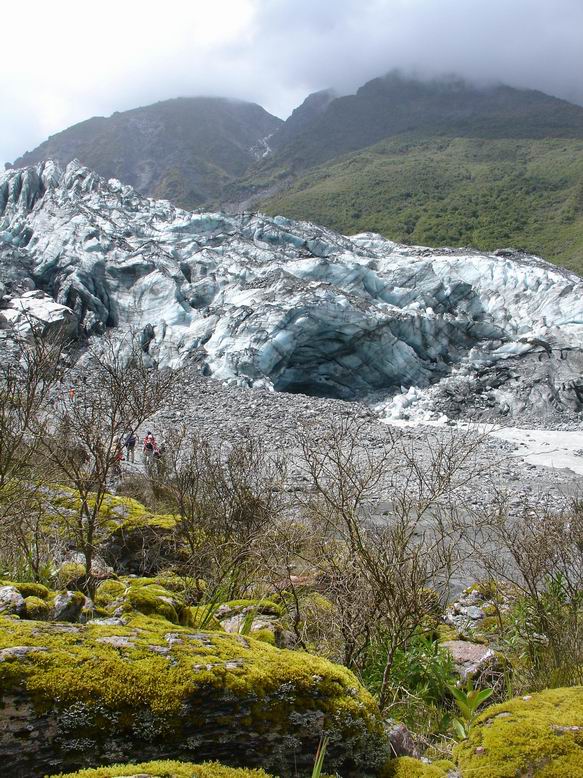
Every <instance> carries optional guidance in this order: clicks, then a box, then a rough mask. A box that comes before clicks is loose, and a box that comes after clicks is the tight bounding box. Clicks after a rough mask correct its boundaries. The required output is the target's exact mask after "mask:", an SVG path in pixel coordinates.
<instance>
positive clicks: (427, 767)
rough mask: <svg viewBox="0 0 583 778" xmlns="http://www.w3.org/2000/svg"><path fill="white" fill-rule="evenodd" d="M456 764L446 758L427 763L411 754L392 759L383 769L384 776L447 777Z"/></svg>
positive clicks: (393, 777)
mask: <svg viewBox="0 0 583 778" xmlns="http://www.w3.org/2000/svg"><path fill="white" fill-rule="evenodd" d="M454 769H455V765H454V764H453V763H452V762H447V761H445V760H442V761H439V762H434V763H433V764H426V763H425V762H422V761H421V760H420V759H414V758H413V757H411V756H400V757H398V758H397V759H391V761H390V762H389V763H388V764H387V766H386V767H385V768H384V770H383V771H382V774H381V775H382V778H445V776H447V774H448V772H449V771H450V770H454Z"/></svg>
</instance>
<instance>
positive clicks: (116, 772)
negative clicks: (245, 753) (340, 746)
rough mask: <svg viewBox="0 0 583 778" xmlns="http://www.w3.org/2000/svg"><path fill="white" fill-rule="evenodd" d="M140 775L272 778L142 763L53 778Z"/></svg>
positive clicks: (211, 766)
mask: <svg viewBox="0 0 583 778" xmlns="http://www.w3.org/2000/svg"><path fill="white" fill-rule="evenodd" d="M138 773H139V774H140V775H143V776H148V778H150V777H151V778H270V776H269V775H268V773H266V772H264V771H263V770H247V769H237V768H234V767H225V765H222V764H219V762H204V763H203V764H193V763H192V762H171V761H166V760H164V761H160V762H142V763H141V764H124V765H113V766H112V767H98V768H96V769H94V770H80V771H79V772H77V773H60V774H59V775H58V776H52V778H117V776H128V775H135V774H138Z"/></svg>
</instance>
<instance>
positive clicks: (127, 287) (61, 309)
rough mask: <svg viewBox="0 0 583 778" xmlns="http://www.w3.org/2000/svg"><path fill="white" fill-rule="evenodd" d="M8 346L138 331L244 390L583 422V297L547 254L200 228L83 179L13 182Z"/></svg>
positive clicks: (305, 230)
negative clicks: (23, 340) (40, 336)
mask: <svg viewBox="0 0 583 778" xmlns="http://www.w3.org/2000/svg"><path fill="white" fill-rule="evenodd" d="M0 281H1V283H2V287H3V288H2V289H0V294H1V301H2V308H3V310H2V311H0V324H1V327H2V329H3V330H4V332H3V333H0V335H1V336H2V338H3V340H6V338H10V337H11V333H13V332H14V330H15V329H16V330H23V329H26V327H27V326H28V325H27V323H28V319H27V316H28V317H31V316H32V317H33V318H37V319H38V320H40V321H42V322H45V323H46V324H47V326H51V327H54V326H55V322H56V321H58V320H59V318H60V319H61V320H62V321H63V324H64V326H65V327H66V330H67V331H68V332H71V331H72V330H74V329H75V328H76V330H77V333H78V336H79V337H81V338H87V337H93V338H99V337H100V336H101V335H102V334H103V333H104V332H105V331H106V330H107V329H110V330H113V331H114V332H120V333H123V332H125V331H127V330H128V329H131V330H133V331H134V332H137V333H138V334H139V336H140V340H141V343H142V347H143V349H144V351H146V352H147V353H148V354H149V356H150V358H151V360H152V361H153V363H154V364H158V365H161V366H163V365H170V366H178V365H181V364H186V363H189V362H194V363H196V364H198V365H200V367H201V369H202V370H203V371H204V372H205V373H206V374H207V375H212V376H214V377H215V378H218V379H220V380H222V381H226V382H228V383H231V384H234V385H244V386H251V387H263V388H271V389H274V390H276V391H285V392H292V393H294V392H299V393H303V394H308V395H318V396H327V397H336V398H341V399H349V400H351V399H357V398H359V399H363V400H365V401H367V402H370V403H378V402H380V401H382V402H383V403H384V404H385V405H384V407H385V409H386V413H387V414H389V415H391V416H399V415H402V414H403V413H406V414H410V413H413V412H414V411H415V408H420V409H423V411H424V412H426V411H427V410H428V409H429V410H430V411H431V412H437V413H442V412H444V411H445V412H447V413H448V415H453V416H456V415H458V416H459V415H462V416H463V415H467V414H470V415H472V416H473V417H475V416H476V415H478V416H480V417H481V418H485V419H489V418H499V415H500V414H510V415H511V416H514V417H516V418H520V419H522V420H524V419H525V418H526V417H527V416H528V414H534V415H536V417H537V420H538V421H540V419H541V418H548V417H550V416H552V415H558V416H559V417H560V418H564V417H569V416H570V415H572V414H577V413H578V412H579V411H580V410H582V409H583V384H582V382H581V375H583V324H582V322H583V281H581V279H579V278H578V277H577V276H576V275H574V274H573V273H569V272H568V271H565V270H560V269H558V268H554V267H553V266H552V265H549V264H548V263H546V262H544V261H542V260H540V259H537V258H536V257H533V256H528V255H520V254H516V253H514V254H513V253H512V252H499V253H495V254H479V253H477V252H472V251H468V250H458V251H454V250H451V249H442V250H431V249H426V248H421V247H406V246H401V245H398V244H396V243H393V242H391V241H387V240H385V239H383V238H381V237H380V236H378V235H374V234H372V233H363V234H361V235H357V236H354V237H353V238H351V239H348V238H346V237H343V236H342V235H339V234H337V233H334V232H332V231H330V230H327V229H324V228H321V227H318V226H316V225H315V224H311V223H309V222H294V221H291V220H289V219H285V218H283V217H278V218H269V217H264V216H259V215H253V214H239V215H236V216H229V215H226V214H221V213H197V214H193V213H188V212H186V211H182V210H180V209H177V208H175V207H174V206H172V205H171V204H170V203H168V202H167V201H156V200H150V199H146V198H143V197H141V196H140V195H139V194H138V193H137V192H135V190H133V189H132V188H131V187H129V186H127V185H122V184H121V183H119V182H118V181H115V180H109V181H105V180H104V179H102V178H100V177H99V176H98V175H97V174H96V173H94V172H92V171H90V170H88V169H87V168H85V167H83V166H81V165H80V164H79V163H78V162H73V163H70V164H69V165H68V166H67V168H66V169H61V168H60V167H59V166H58V165H56V164H55V163H53V162H46V163H40V164H38V165H36V166H32V167H28V168H25V169H22V170H10V171H7V172H6V173H5V174H3V175H2V176H0Z"/></svg>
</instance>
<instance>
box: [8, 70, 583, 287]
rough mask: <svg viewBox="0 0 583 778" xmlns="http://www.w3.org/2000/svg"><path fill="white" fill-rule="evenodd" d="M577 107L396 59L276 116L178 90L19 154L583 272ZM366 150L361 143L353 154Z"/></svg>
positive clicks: (208, 202) (172, 191)
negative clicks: (413, 71)
mask: <svg viewBox="0 0 583 778" xmlns="http://www.w3.org/2000/svg"><path fill="white" fill-rule="evenodd" d="M582 141H583V108H582V107H580V106H578V105H574V104H572V103H569V102H566V101H565V100H560V99H558V98H556V97H552V96H549V95H546V94H544V93H542V92H539V91H534V90H521V89H514V88H512V87H509V86H505V85H498V86H489V87H480V86H476V85H474V84H470V83H468V82H466V81H464V80H462V79H460V78H453V77H451V78H447V79H445V78H441V79H430V80H424V81H423V80H419V79H413V78H410V77H406V76H404V75H403V74H401V73H399V72H396V71H395V72H391V73H389V74H387V75H386V76H384V77H382V78H376V79H373V80H372V81H369V82H367V83H366V84H364V85H363V86H362V87H361V88H360V89H358V90H357V92H356V93H355V94H353V95H345V96H338V95H336V94H335V93H334V91H333V90H330V89H328V90H322V91H319V92H315V93H313V94H311V95H309V96H308V97H307V98H306V99H305V100H304V101H303V102H302V103H301V105H299V106H298V107H297V108H296V109H295V110H294V111H293V112H292V114H291V115H290V117H289V118H288V119H287V120H286V121H285V122H282V121H281V120H280V119H278V118H277V117H275V116H272V115H271V114H269V113H267V111H265V110H264V109H263V108H261V107H260V106H258V105H255V104H252V103H244V102H240V101H233V100H228V99H221V98H202V97H199V98H178V99H174V100H168V101H165V102H162V103H156V104H154V105H151V106H146V107H142V108H136V109H134V110H132V111H126V112H124V113H116V114H113V116H111V117H109V118H103V117H97V118H93V119H89V120H87V121H85V122H82V123H81V124H78V125H75V126H73V127H70V128H69V129H67V130H64V131H63V132H61V133H58V134H57V135H54V136H52V137H51V138H49V139H48V140H47V141H46V142H45V143H43V144H41V145H40V146H39V147H37V148H36V149H34V150H33V151H31V152H27V153H26V154H24V155H23V156H22V157H20V158H19V159H17V160H16V161H15V163H14V165H15V166H16V167H19V166H22V165H28V164H32V163H37V162H40V161H42V160H47V159H54V160H56V161H57V162H59V163H61V164H67V163H69V162H71V161H72V160H74V159H78V160H79V161H80V162H81V163H83V164H85V165H87V166H88V167H90V168H92V169H94V170H96V171H97V172H98V173H99V174H101V175H103V176H104V177H105V178H109V177H115V178H118V179H120V180H121V181H122V182H124V183H128V184H130V185H132V186H133V187H135V189H136V190H137V191H139V192H140V193H142V194H145V195H148V196H152V197H162V198H167V199H169V200H171V201H172V202H173V203H175V204H176V205H179V206H181V207H184V208H200V207H206V208H209V207H210V208H223V209H226V210H229V211H237V210H241V209H243V210H245V209H263V210H266V211H267V212H269V213H271V214H274V215H275V214H277V213H282V214H283V215H287V216H293V217H296V218H301V219H306V220H312V219H316V220H318V221H320V222H321V223H323V224H324V225H326V226H329V227H332V228H334V229H337V230H340V231H342V232H345V233H347V234H348V233H355V232H359V231H362V230H373V231H376V232H380V233H381V234H383V235H385V236H386V237H388V238H391V239H396V240H401V241H403V242H408V243H424V244H427V245H431V246H438V245H451V246H465V245H470V246H474V247H476V248H480V249H488V250H490V249H495V248H497V247H499V246H501V245H508V246H514V247H518V248H522V249H525V250H528V251H531V252H534V253H538V254H541V255H543V256H545V257H546V258H548V259H550V260H551V261H557V262H559V263H560V264H564V265H566V266H568V267H570V268H571V269H574V270H577V271H578V272H580V271H581V270H583V209H582V207H581V204H580V201H581V195H580V190H581V187H582V186H583V184H582V175H583V150H582V145H581V144H582ZM355 155H356V156H355Z"/></svg>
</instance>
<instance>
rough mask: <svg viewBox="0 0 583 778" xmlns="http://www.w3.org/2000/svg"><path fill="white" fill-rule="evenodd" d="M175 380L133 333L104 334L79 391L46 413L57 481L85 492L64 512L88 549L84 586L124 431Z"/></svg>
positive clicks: (44, 447) (66, 526)
mask: <svg viewBox="0 0 583 778" xmlns="http://www.w3.org/2000/svg"><path fill="white" fill-rule="evenodd" d="M175 380H176V374H175V373H173V372H172V371H169V370H156V369H151V368H149V367H148V366H147V364H146V362H145V361H144V354H143V352H142V351H141V349H140V348H139V346H138V345H137V343H136V342H134V341H133V340H132V339H131V338H130V340H129V341H128V342H126V343H120V342H119V341H117V340H113V339H111V338H104V339H102V341H101V343H100V345H99V349H98V350H97V349H96V350H93V351H90V352H89V353H88V354H87V355H86V357H85V363H84V369H83V377H82V379H81V380H80V382H79V383H78V385H77V386H76V387H75V392H74V395H73V396H71V397H70V398H69V399H68V400H62V401H61V402H59V403H58V404H57V406H56V407H55V408H52V409H51V410H50V412H48V413H47V414H45V415H44V416H42V419H41V421H40V425H39V433H40V430H41V429H42V430H43V434H42V436H41V435H40V434H39V439H40V450H41V454H42V455H43V456H44V457H45V459H46V461H47V462H48V463H50V465H51V467H52V470H53V474H54V478H55V480H56V481H58V482H60V483H63V484H66V485H68V486H70V487H72V488H73V489H75V490H76V492H77V493H78V503H77V505H76V506H74V507H73V509H72V508H71V506H69V505H68V506H67V509H66V510H64V511H63V512H62V526H63V533H64V534H65V535H66V537H68V538H69V539H70V540H71V541H72V542H73V543H74V544H75V546H76V547H77V548H78V549H79V550H81V551H82V553H83V556H84V560H85V561H84V565H85V579H86V580H85V589H86V591H87V592H88V593H89V594H91V592H92V590H93V588H94V584H95V582H94V581H93V580H92V577H91V568H92V562H93V559H94V556H95V552H96V546H97V544H98V543H99V541H100V540H101V534H102V533H103V531H104V529H105V526H104V524H105V522H104V519H103V515H102V506H103V501H104V498H105V496H106V494H107V493H108V491H109V489H110V487H111V482H112V478H113V477H114V476H115V474H116V469H117V468H118V466H119V463H118V458H117V457H118V452H119V450H120V447H121V441H122V436H123V434H124V432H126V431H127V430H128V429H136V428H137V427H138V426H140V425H141V424H143V423H144V422H145V421H146V420H147V419H148V418H149V417H150V416H152V414H153V413H155V412H156V411H157V410H158V409H159V408H160V407H161V405H163V403H164V402H165V400H166V399H167V398H168V396H169V394H170V393H171V391H172V388H173V386H174V383H175Z"/></svg>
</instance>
